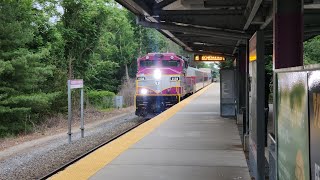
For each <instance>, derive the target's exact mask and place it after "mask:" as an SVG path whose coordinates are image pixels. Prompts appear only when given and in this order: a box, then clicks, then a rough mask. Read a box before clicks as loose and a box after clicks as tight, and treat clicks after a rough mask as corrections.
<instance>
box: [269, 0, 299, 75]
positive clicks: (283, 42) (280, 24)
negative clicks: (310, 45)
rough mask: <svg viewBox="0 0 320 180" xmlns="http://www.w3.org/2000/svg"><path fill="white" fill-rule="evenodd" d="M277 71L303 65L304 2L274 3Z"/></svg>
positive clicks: (275, 64) (274, 56)
mask: <svg viewBox="0 0 320 180" xmlns="http://www.w3.org/2000/svg"><path fill="white" fill-rule="evenodd" d="M273 7H274V12H273V63H274V66H273V67H274V68H275V69H280V68H287V67H295V66H302V65H303V0H274V1H273Z"/></svg>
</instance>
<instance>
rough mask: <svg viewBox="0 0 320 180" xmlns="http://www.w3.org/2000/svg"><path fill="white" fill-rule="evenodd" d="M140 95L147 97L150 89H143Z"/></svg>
mask: <svg viewBox="0 0 320 180" xmlns="http://www.w3.org/2000/svg"><path fill="white" fill-rule="evenodd" d="M140 93H141V94H142V95H146V94H148V89H145V88H143V89H141V90H140Z"/></svg>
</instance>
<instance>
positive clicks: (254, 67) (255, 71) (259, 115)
mask: <svg viewBox="0 0 320 180" xmlns="http://www.w3.org/2000/svg"><path fill="white" fill-rule="evenodd" d="M249 44H250V45H249V47H250V48H249V49H250V59H251V62H250V65H249V73H250V77H251V81H250V85H251V86H250V87H251V90H250V98H249V99H250V113H249V121H250V127H249V137H250V138H249V144H250V149H249V160H250V164H251V165H252V166H253V168H252V172H253V176H254V177H255V179H257V180H264V179H265V154H264V152H265V149H264V147H265V146H264V145H265V130H264V128H265V112H264V108H265V107H264V99H265V81H264V80H265V61H264V34H263V31H257V32H256V33H255V35H253V37H252V38H251V40H250V43H249Z"/></svg>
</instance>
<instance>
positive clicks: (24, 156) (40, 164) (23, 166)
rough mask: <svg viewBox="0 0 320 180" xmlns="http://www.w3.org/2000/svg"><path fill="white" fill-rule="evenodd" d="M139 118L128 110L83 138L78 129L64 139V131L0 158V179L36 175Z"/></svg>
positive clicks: (29, 177) (35, 177) (34, 177)
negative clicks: (37, 144) (8, 156)
mask: <svg viewBox="0 0 320 180" xmlns="http://www.w3.org/2000/svg"><path fill="white" fill-rule="evenodd" d="M141 122H143V119H140V118H138V117H137V116H135V115H133V114H130V115H128V116H125V117H122V118H117V119H114V120H112V121H107V122H104V123H102V124H100V125H99V126H98V127H96V128H92V129H90V130H87V131H86V132H85V138H80V133H79V132H78V133H74V134H73V135H72V140H73V142H72V143H71V144H68V142H67V140H68V139H67V135H66V136H65V137H62V138H57V139H54V140H51V141H48V142H46V143H45V144H42V145H41V146H40V147H34V148H31V149H30V150H27V151H26V152H23V153H20V154H17V155H15V156H13V157H10V158H8V159H5V160H2V161H0V179H1V180H2V179H3V180H8V179H15V180H17V179H39V178H40V177H43V176H45V175H47V174H48V173H50V172H52V171H54V170H55V169H57V168H59V167H61V166H62V165H64V164H66V163H68V162H70V161H71V160H73V159H75V158H76V157H78V156H80V155H82V154H84V153H85V152H87V151H89V150H91V149H93V148H95V147H97V146H98V145H100V144H102V143H104V142H106V141H108V140H109V139H111V138H112V137H114V136H116V135H119V134H121V133H122V132H124V131H126V130H128V129H130V128H132V127H134V126H136V125H138V124H140V123H141Z"/></svg>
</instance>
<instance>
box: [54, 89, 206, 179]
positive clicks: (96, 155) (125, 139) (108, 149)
mask: <svg viewBox="0 0 320 180" xmlns="http://www.w3.org/2000/svg"><path fill="white" fill-rule="evenodd" d="M210 86H212V84H211V85H209V86H207V87H205V88H203V89H202V90H200V91H198V92H197V93H196V94H194V95H192V96H190V97H189V98H187V99H185V100H184V101H181V102H180V103H178V104H176V105H175V106H173V107H171V108H170V109H168V110H167V111H165V112H163V113H161V114H160V115H158V116H156V117H154V118H152V119H150V120H149V121H147V122H145V123H143V124H142V125H140V126H138V127H137V128H135V129H133V130H131V131H130V132H128V133H126V134H124V135H123V136H121V137H119V138H118V139H116V140H114V141H112V142H110V143H108V144H106V145H105V146H103V147H101V148H99V149H97V150H96V151H95V152H93V153H91V154H89V155H88V156H86V157H84V158H83V159H81V160H79V161H78V162H76V163H75V164H73V165H71V166H69V167H67V168H66V169H65V170H64V171H61V172H59V173H58V174H56V175H54V176H52V177H51V178H50V179H53V180H55V179H59V180H60V179H68V180H69V179H77V180H80V179H89V178H90V177H91V176H92V175H94V174H95V173H96V172H98V171H99V170H100V169H101V168H103V167H104V166H106V165H107V164H109V163H110V162H111V161H112V160H113V159H115V158H116V157H117V156H119V155H120V154H121V153H122V152H124V151H126V150H127V149H128V148H129V147H130V146H132V145H134V144H135V143H137V142H138V141H139V140H141V139H142V138H143V137H145V136H146V135H148V134H149V133H151V132H152V131H153V130H154V129H155V128H157V127H158V126H159V125H160V124H161V123H163V122H165V121H166V120H168V119H169V118H170V117H172V116H173V115H174V114H176V113H177V112H178V111H179V110H181V109H182V108H183V107H185V106H186V105H187V104H189V103H190V102H191V101H192V100H194V99H195V98H197V97H198V96H200V95H201V94H202V93H203V92H205V91H206V90H207V89H208V88H209V87H210Z"/></svg>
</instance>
